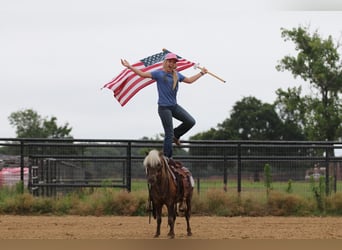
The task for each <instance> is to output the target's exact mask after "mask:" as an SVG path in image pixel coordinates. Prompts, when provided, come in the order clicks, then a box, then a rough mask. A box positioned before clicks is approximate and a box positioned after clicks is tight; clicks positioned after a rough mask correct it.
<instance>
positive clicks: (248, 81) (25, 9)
mask: <svg viewBox="0 0 342 250" xmlns="http://www.w3.org/2000/svg"><path fill="white" fill-rule="evenodd" d="M272 2H274V1H268V0H263V1H253V0H248V1H247V0H243V1H241V0H239V1H229V0H227V1H222V0H211V1H204V0H186V1H183V0H172V1H162V0H144V1H141V0H125V1H112V0H95V1H90V0H58V1H47V0H30V1H25V0H0V3H1V4H0V6H1V7H0V82H1V89H0V91H1V92H0V93H1V94H0V104H1V106H0V138H11V137H15V136H16V134H15V128H13V127H11V126H10V124H9V120H8V116H9V115H10V114H11V113H12V112H16V111H19V110H24V109H28V108H30V109H33V110H35V111H36V112H37V113H38V114H40V115H41V116H42V117H47V118H49V117H51V116H55V117H57V123H58V124H59V125H64V124H65V123H69V125H70V127H72V132H71V134H72V136H73V137H74V138H77V139H140V138H142V137H143V136H148V137H155V136H156V135H157V134H160V133H162V132H163V131H162V126H161V122H160V120H159V117H158V113H157V104H156V103H157V91H156V86H155V84H152V85H150V86H148V87H146V88H145V89H143V90H141V91H140V92H139V93H138V94H137V95H136V96H135V97H133V99H131V100H130V102H129V103H128V104H127V105H126V106H124V107H121V106H120V104H119V103H118V102H117V101H116V99H114V97H113V94H112V92H111V91H110V90H108V89H102V90H101V87H102V86H103V85H104V84H106V83H107V82H109V81H110V80H111V79H112V78H114V77H115V76H116V75H118V74H119V73H120V71H121V70H122V69H123V67H122V65H121V64H120V58H125V59H127V60H128V61H129V62H131V63H134V62H136V61H138V60H139V59H142V58H144V57H146V56H149V55H152V54H155V53H157V52H160V51H161V50H162V48H167V49H168V50H170V51H172V52H174V53H177V54H179V55H180V56H182V57H184V58H186V59H188V60H190V61H194V62H196V63H200V64H201V65H202V66H205V67H207V69H209V70H210V71H212V72H213V73H216V74H217V75H218V76H220V77H221V78H223V79H225V80H226V81H227V82H226V83H221V82H220V81H218V80H217V79H215V78H213V77H211V76H209V75H206V76H205V77H202V78H201V79H200V80H198V81H197V82H195V83H194V84H191V85H187V84H181V86H180V90H179V92H178V102H179V104H180V105H182V106H183V107H184V108H185V109H187V110H188V111H189V112H190V113H191V114H192V115H193V116H194V118H195V119H196V121H197V123H196V125H195V127H194V128H193V129H192V130H191V131H190V132H189V133H188V134H186V136H185V138H183V139H188V137H189V136H191V135H194V134H196V133H199V132H203V131H207V130H209V129H210V128H215V127H216V126H217V124H218V123H221V122H222V121H224V120H225V119H226V118H228V117H229V115H230V112H231V110H232V107H233V105H234V104H235V103H236V102H237V101H239V100H241V99H242V98H243V97H247V96H254V97H256V98H258V99H260V100H261V101H263V102H268V103H272V102H273V101H274V100H275V98H276V95H275V91H276V90H277V89H278V88H283V89H286V88H288V87H293V86H299V84H302V85H303V88H304V89H308V84H306V83H303V82H301V81H299V80H295V79H293V77H292V75H291V74H290V73H288V72H278V71H276V69H275V66H276V64H277V62H278V61H279V60H280V59H281V58H282V57H284V56H285V55H288V54H292V55H294V53H295V51H294V45H293V44H292V43H291V42H285V41H284V40H283V39H282V38H281V31H280V29H281V28H282V27H283V28H287V29H292V28H294V27H298V26H299V25H305V26H306V25H310V27H311V30H312V31H314V30H318V32H319V33H320V34H321V35H322V36H323V37H324V38H326V37H328V36H329V35H331V36H332V37H333V38H334V39H335V41H341V36H342V26H341V23H342V12H341V10H342V7H341V6H342V4H341V3H339V1H337V0H336V1H335V0H327V1H324V0H322V1H318V0H317V1H315V0H311V1H308V0H307V1H306V0H302V1H294V0H293V1H292V0H287V1H285V0H282V1H278V2H277V3H276V4H271V3H272ZM196 72H198V70H195V69H193V68H190V69H187V70H185V71H182V73H183V74H184V75H186V76H191V75H193V74H195V73H196ZM175 124H177V122H175Z"/></svg>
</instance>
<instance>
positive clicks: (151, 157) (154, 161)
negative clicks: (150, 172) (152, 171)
mask: <svg viewBox="0 0 342 250" xmlns="http://www.w3.org/2000/svg"><path fill="white" fill-rule="evenodd" d="M159 156H160V153H159V151H158V150H156V149H153V150H151V151H150V152H149V153H148V155H147V156H146V157H145V160H144V166H145V168H147V166H150V167H155V166H157V165H158V164H160V163H161V160H160V157H159Z"/></svg>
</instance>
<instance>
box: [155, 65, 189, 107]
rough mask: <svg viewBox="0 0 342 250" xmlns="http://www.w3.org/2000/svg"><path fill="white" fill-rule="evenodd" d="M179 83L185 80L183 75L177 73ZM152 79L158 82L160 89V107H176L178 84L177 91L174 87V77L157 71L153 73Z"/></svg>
mask: <svg viewBox="0 0 342 250" xmlns="http://www.w3.org/2000/svg"><path fill="white" fill-rule="evenodd" d="M177 74H178V82H182V81H183V80H184V78H185V76H183V75H182V74H180V73H179V72H177ZM151 75H152V79H154V80H156V82H157V89H158V105H160V106H174V105H176V104H177V91H178V83H177V85H176V87H175V89H172V87H173V75H172V73H167V72H165V71H163V70H160V69H159V70H155V71H152V72H151Z"/></svg>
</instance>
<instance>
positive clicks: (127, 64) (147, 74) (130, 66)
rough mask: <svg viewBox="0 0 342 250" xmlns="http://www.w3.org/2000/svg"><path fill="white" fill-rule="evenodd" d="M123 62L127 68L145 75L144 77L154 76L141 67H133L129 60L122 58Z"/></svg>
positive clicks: (142, 75)
mask: <svg viewBox="0 0 342 250" xmlns="http://www.w3.org/2000/svg"><path fill="white" fill-rule="evenodd" d="M121 64H122V65H123V66H125V67H126V68H128V69H130V70H132V71H133V72H134V73H135V74H137V75H139V76H141V77H144V78H152V75H151V73H150V72H144V71H141V70H140V69H137V68H135V67H132V65H130V64H129V62H128V61H127V60H125V59H121Z"/></svg>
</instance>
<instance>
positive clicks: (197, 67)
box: [163, 48, 226, 83]
mask: <svg viewBox="0 0 342 250" xmlns="http://www.w3.org/2000/svg"><path fill="white" fill-rule="evenodd" d="M163 51H164V52H169V50H167V49H165V48H163ZM194 68H195V69H200V70H202V69H203V68H202V67H200V66H199V64H195V66H194ZM207 73H208V74H209V75H211V76H213V77H215V78H216V79H218V80H220V81H221V82H223V83H225V82H226V81H225V80H223V79H222V78H221V77H218V76H217V75H215V74H214V73H211V72H210V71H207Z"/></svg>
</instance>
